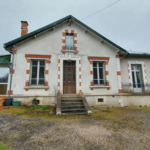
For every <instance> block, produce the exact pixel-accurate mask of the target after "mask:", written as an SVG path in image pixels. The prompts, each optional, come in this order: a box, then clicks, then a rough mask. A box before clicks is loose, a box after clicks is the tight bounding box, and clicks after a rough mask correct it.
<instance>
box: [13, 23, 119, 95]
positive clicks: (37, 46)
mask: <svg viewBox="0 0 150 150" xmlns="http://www.w3.org/2000/svg"><path fill="white" fill-rule="evenodd" d="M63 29H67V30H75V31H77V46H78V51H79V53H78V54H83V55H86V56H83V57H80V56H79V59H81V65H82V67H81V80H82V86H81V88H82V89H81V90H82V91H83V92H84V93H101V92H102V93H118V86H117V76H116V57H115V56H116V50H115V49H114V48H112V47H110V46H108V45H107V44H105V43H100V40H99V39H98V38H97V37H95V36H93V35H91V34H90V33H85V32H84V29H82V28H80V27H78V26H77V25H75V24H72V25H71V26H65V27H61V28H60V27H59V28H56V30H54V31H52V32H51V31H50V32H47V33H45V34H43V35H39V36H38V35H37V38H33V39H31V40H28V41H26V42H23V43H22V44H20V45H17V46H16V47H15V49H16V50H17V54H16V56H15V74H14V75H13V85H12V90H13V94H24V95H31V94H36V93H38V94H46V95H50V94H54V86H56V87H57V83H58V76H57V74H58V69H57V68H58V57H57V56H56V55H55V54H54V53H56V54H58V53H60V54H62V53H61V50H62V30H63ZM25 54H40V55H51V56H52V57H51V63H50V64H48V69H49V75H48V82H49V87H50V89H49V90H48V91H45V90H44V89H29V90H28V91H25V90H24V86H25V82H26V66H27V61H26V59H25ZM88 56H95V57H110V60H109V63H108V67H109V78H110V79H109V82H110V86H111V88H110V90H107V88H105V89H102V88H101V89H94V90H91V89H90V87H89V86H90V64H89V61H88V59H87V57H88ZM67 57H68V56H67V55H66V59H67ZM77 81H78V79H77ZM77 84H78V83H77Z"/></svg>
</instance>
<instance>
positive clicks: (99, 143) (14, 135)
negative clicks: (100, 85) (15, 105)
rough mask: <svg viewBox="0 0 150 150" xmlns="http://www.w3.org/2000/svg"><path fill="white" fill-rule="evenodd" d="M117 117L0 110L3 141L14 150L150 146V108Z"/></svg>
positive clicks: (108, 149)
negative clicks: (31, 115)
mask: <svg viewBox="0 0 150 150" xmlns="http://www.w3.org/2000/svg"><path fill="white" fill-rule="evenodd" d="M117 117H118V121H116V120H113V119H111V120H109V119H100V118H98V117H97V118H95V117H85V118H83V117H81V118H80V117H78V118H76V119H64V120H61V121H60V120H59V121H56V120H53V121H51V120H46V119H33V118H24V117H22V116H18V115H11V114H0V141H1V142H3V143H4V144H6V145H8V146H10V147H11V148H13V149H14V150H63V149H66V150H150V142H149V141H150V112H142V111H136V110H135V111H134V110H132V111H127V113H125V114H124V115H120V116H117Z"/></svg>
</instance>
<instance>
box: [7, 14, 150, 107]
mask: <svg viewBox="0 0 150 150" xmlns="http://www.w3.org/2000/svg"><path fill="white" fill-rule="evenodd" d="M4 48H5V50H7V51H9V52H10V53H11V62H12V63H13V70H12V74H13V76H12V84H11V91H10V94H11V96H12V97H13V98H14V99H16V100H20V101H21V103H22V104H25V103H28V102H29V101H30V100H32V99H33V98H34V97H36V98H38V99H39V100H40V102H41V103H42V104H44V105H50V104H54V103H57V101H56V99H55V97H56V94H57V92H60V93H61V94H81V93H82V94H83V95H84V96H85V98H86V100H87V103H88V104H89V106H97V105H103V104H106V103H107V105H108V106H129V105H135V106H139V105H150V95H149V93H150V84H149V82H150V69H149V66H150V54H147V53H130V52H128V51H127V50H125V49H123V48H121V47H120V46H118V45H117V44H115V43H113V42H112V41H110V40H109V39H107V38H106V37H104V36H102V35H101V34H99V33H98V32H96V31H94V30H93V29H91V28H90V27H88V26H87V25H85V24H84V23H82V22H81V21H79V20H78V19H76V18H75V17H73V16H71V15H69V16H67V17H64V18H62V19H60V20H58V21H56V22H53V23H51V24H49V25H47V26H44V27H42V28H40V29H38V30H35V31H33V32H31V33H28V23H27V22H26V21H21V37H19V38H17V39H14V40H12V41H10V42H7V43H5V44H4ZM9 80H10V76H9ZM9 88H10V87H9V86H8V87H7V91H8V92H9Z"/></svg>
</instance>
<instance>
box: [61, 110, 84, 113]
mask: <svg viewBox="0 0 150 150" xmlns="http://www.w3.org/2000/svg"><path fill="white" fill-rule="evenodd" d="M61 112H62V113H86V111H85V110H78V111H76V110H72V111H70V110H68V111H66V110H65V111H61Z"/></svg>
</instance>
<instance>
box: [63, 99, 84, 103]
mask: <svg viewBox="0 0 150 150" xmlns="http://www.w3.org/2000/svg"><path fill="white" fill-rule="evenodd" d="M61 102H62V103H63V102H66V103H72V102H73V103H76V102H82V100H73V101H72V100H61Z"/></svg>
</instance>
